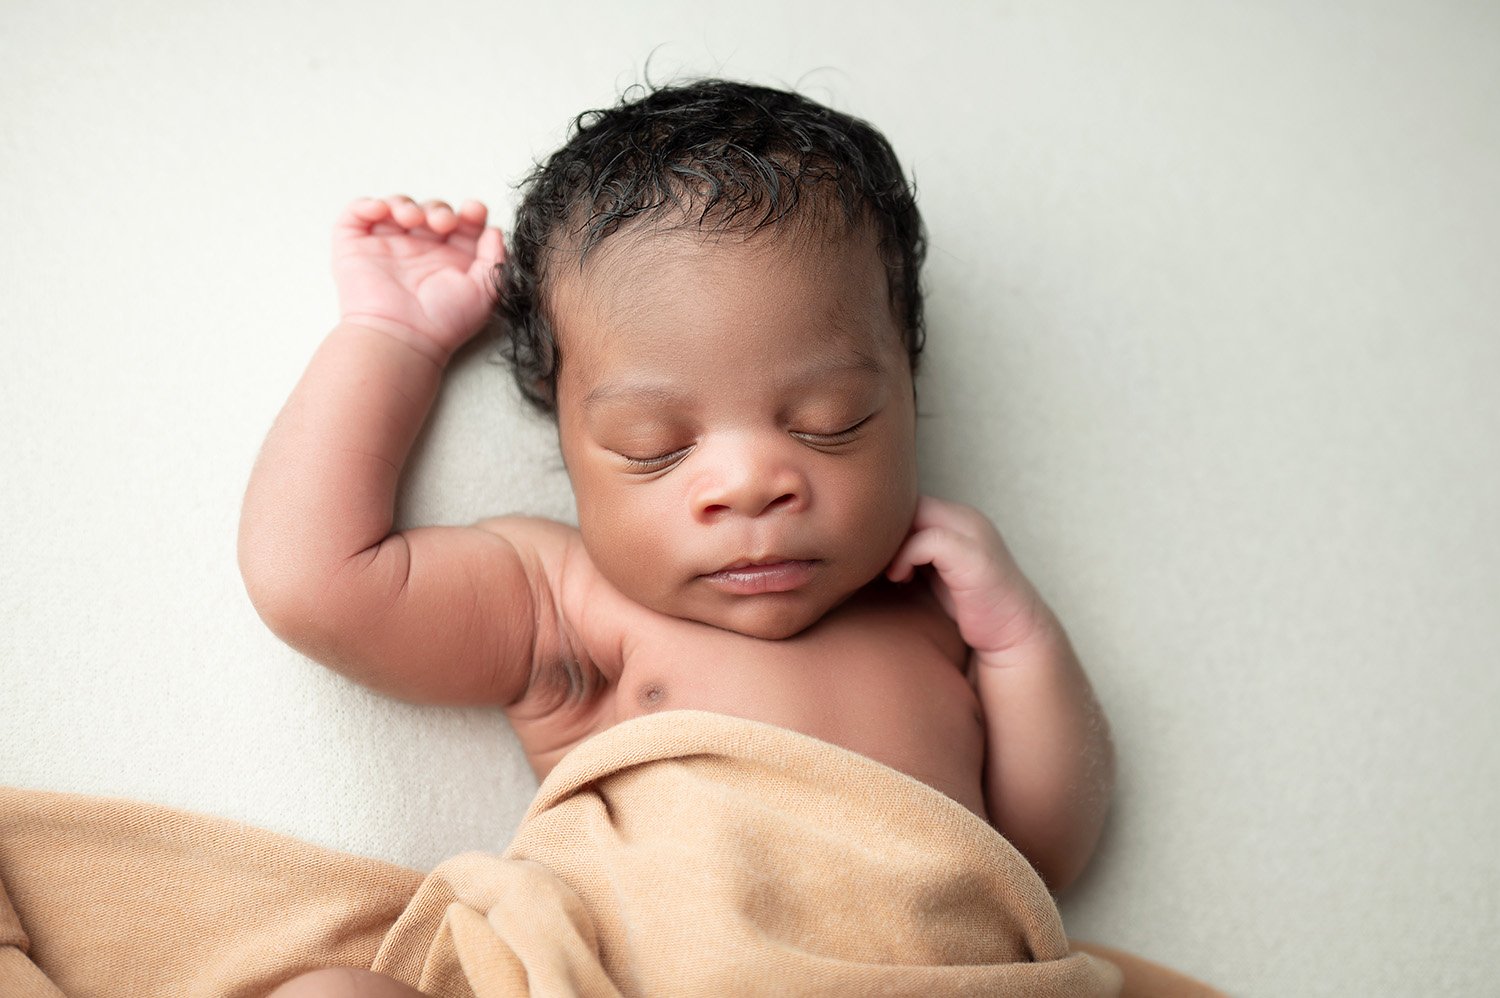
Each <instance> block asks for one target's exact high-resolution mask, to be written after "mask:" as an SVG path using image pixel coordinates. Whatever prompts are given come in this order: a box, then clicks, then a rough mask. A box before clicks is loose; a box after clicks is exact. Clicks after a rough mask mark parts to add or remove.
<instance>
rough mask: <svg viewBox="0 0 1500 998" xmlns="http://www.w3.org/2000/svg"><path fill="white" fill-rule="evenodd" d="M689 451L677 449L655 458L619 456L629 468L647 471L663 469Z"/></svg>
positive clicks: (685, 448)
mask: <svg viewBox="0 0 1500 998" xmlns="http://www.w3.org/2000/svg"><path fill="white" fill-rule="evenodd" d="M690 450H692V448H691V447H679V448H677V449H676V450H674V451H671V452H669V453H666V454H658V455H657V456H656V457H631V456H630V455H629V454H621V455H620V456H621V457H622V458H624V459H625V463H626V465H628V466H629V467H631V468H638V469H641V470H648V471H649V470H655V469H657V468H665V467H666V466H667V465H669V464H671V463H672V462H673V461H675V460H677V459H678V458H680V457H682V456H683V455H684V454H686V453H687V452H688V451H690Z"/></svg>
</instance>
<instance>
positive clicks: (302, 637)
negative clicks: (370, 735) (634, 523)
mask: <svg viewBox="0 0 1500 998" xmlns="http://www.w3.org/2000/svg"><path fill="white" fill-rule="evenodd" d="M543 522H544V521H532V520H525V519H521V518H497V519H493V520H486V521H483V522H482V523H480V524H476V525H474V526H471V527H419V528H416V529H412V530H406V531H402V532H400V533H395V534H392V535H390V536H389V537H387V538H386V539H385V540H384V541H382V542H381V543H380V544H378V545H376V546H375V547H373V548H369V549H367V550H365V551H363V552H361V553H359V554H358V555H355V556H354V557H352V558H350V559H349V560H348V561H346V562H345V563H344V564H343V565H342V566H341V567H340V568H339V569H338V570H337V571H336V572H335V573H333V575H332V576H331V577H329V578H327V579H326V580H324V581H322V582H320V583H318V584H317V585H315V586H313V587H311V588H313V589H315V590H316V591H314V592H303V593H302V594H301V595H300V597H299V598H297V599H296V600H295V603H294V605H293V606H292V607H290V608H285V607H283V608H279V609H276V608H266V607H262V608H261V611H262V616H264V617H265V618H266V621H267V623H268V624H270V625H271V627H272V629H273V630H275V631H276V633H277V634H279V635H280V636H281V637H282V638H283V639H284V640H286V641H287V642H288V643H289V644H291V645H293V646H294V647H296V648H298V649H299V650H301V651H302V652H304V653H305V654H307V655H309V656H311V657H312V658H315V659H317V660H318V661H320V662H322V663H323V664H325V665H328V666H330V667H331V668H334V669H337V670H338V671H339V672H342V673H343V674H345V675H347V676H349V677H350V678H352V679H355V680H357V681H359V682H361V683H363V684H365V685H367V686H370V687H372V688H374V689H377V690H379V691H381V692H383V693H387V694H389V695H391V696H395V697H399V698H401V699H403V700H411V701H415V702H419V703H443V704H475V703H490V704H498V705H501V706H508V705H510V704H512V703H515V702H516V701H517V700H519V699H520V698H521V697H522V696H523V695H524V694H525V693H526V690H527V687H528V685H529V684H530V682H531V677H532V675H533V672H534V669H535V667H536V662H537V648H538V638H539V637H542V635H539V634H538V628H539V624H538V620H539V617H540V618H541V620H542V621H544V622H545V621H546V620H547V616H546V615H545V614H539V613H538V610H539V606H540V605H542V604H545V603H550V599H549V594H548V593H547V592H546V588H547V581H546V580H547V576H548V573H547V571H546V569H545V566H544V564H543V561H544V559H545V558H546V557H547V551H546V550H545V549H546V548H547V546H548V545H547V544H546V537H547V535H548V533H549V531H547V530H546V528H544V527H543V526H542V523H543ZM548 526H551V527H553V528H557V527H559V526H560V525H556V524H550V525H548ZM563 529H566V528H563ZM538 539H541V540H542V541H543V543H542V544H541V545H540V549H539V546H538V545H537V544H536V543H535V541H536V540H538ZM268 610H269V611H271V612H268ZM540 626H544V627H545V626H546V624H545V623H543V624H542V625H540ZM544 643H547V644H550V643H551V642H544Z"/></svg>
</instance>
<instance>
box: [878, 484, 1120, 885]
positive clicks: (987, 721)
mask: <svg viewBox="0 0 1500 998" xmlns="http://www.w3.org/2000/svg"><path fill="white" fill-rule="evenodd" d="M919 565H931V566H932V568H933V577H932V579H931V582H932V588H933V592H934V594H935V595H936V596H937V598H938V600H939V602H941V603H942V604H943V608H944V609H945V610H947V611H948V615H949V616H951V617H952V618H953V619H954V620H955V621H956V622H957V623H958V628H959V631H960V633H962V634H963V638H964V641H965V642H966V643H967V644H968V646H969V648H970V649H971V652H972V654H971V659H970V666H969V667H970V670H971V671H970V675H971V676H972V678H973V680H974V684H975V688H976V689H977V691H978V694H979V702H980V706H981V707H982V708H983V710H984V726H985V764H984V796H985V804H986V807H987V808H988V810H989V814H990V820H991V821H992V822H993V823H994V825H995V827H996V828H998V829H999V830H1000V831H1001V832H1002V833H1004V835H1005V837H1006V838H1008V839H1010V841H1011V844H1013V845H1014V846H1015V847H1016V848H1017V849H1018V850H1020V852H1021V854H1022V855H1023V856H1025V857H1026V858H1027V859H1028V860H1029V861H1030V862H1031V864H1032V865H1033V866H1035V867H1036V869H1037V871H1038V872H1039V873H1040V874H1041V875H1042V879H1043V880H1045V881H1046V882H1047V886H1048V887H1050V888H1051V889H1052V890H1053V892H1054V893H1055V892H1058V891H1061V890H1063V889H1064V888H1065V887H1067V886H1068V885H1069V884H1071V883H1072V882H1073V881H1074V880H1075V879H1076V878H1077V876H1078V874H1079V873H1080V872H1082V870H1083V868H1084V866H1085V865H1086V864H1087V863H1088V860H1089V857H1090V856H1091V855H1093V852H1094V846H1095V845H1096V844H1097V842H1098V840H1099V833H1100V832H1101V831H1102V829H1103V827H1104V816H1105V813H1106V812H1107V811H1108V809H1109V799H1110V794H1111V791H1112V790H1113V788H1114V775H1115V773H1114V749H1113V747H1112V745H1111V743H1110V738H1109V724H1108V722H1107V721H1106V720H1105V717H1104V711H1103V710H1102V709H1101V708H1100V706H1099V701H1098V700H1097V699H1095V697H1094V691H1093V688H1092V686H1091V685H1090V684H1089V680H1088V676H1087V675H1086V674H1085V673H1084V671H1083V666H1082V665H1081V664H1080V663H1079V661H1078V656H1077V655H1076V654H1074V651H1073V646H1072V643H1071V642H1070V641H1069V640H1068V635H1067V633H1066V632H1065V631H1064V630H1063V627H1062V624H1061V623H1059V622H1058V620H1057V617H1056V616H1055V615H1054V614H1053V613H1052V610H1051V609H1050V608H1049V607H1048V606H1047V605H1046V603H1044V602H1043V601H1042V599H1041V597H1040V596H1039V595H1038V594H1037V592H1036V590H1035V588H1033V587H1032V585H1031V583H1030V582H1029V581H1028V580H1027V579H1026V577H1025V576H1024V575H1022V574H1021V570H1020V568H1019V567H1017V565H1016V562H1015V559H1014V558H1012V557H1011V555H1010V551H1009V550H1008V549H1007V548H1006V546H1005V542H1004V541H1003V540H1002V539H1001V537H1000V533H999V531H997V530H996V529H995V527H994V525H993V524H991V523H990V522H989V520H988V519H986V518H985V516H984V514H982V513H980V512H979V511H978V510H975V509H972V508H970V507H968V506H963V505H960V504H958V503H951V502H945V501H943V500H940V499H933V498H931V497H929V496H924V497H923V498H922V500H921V501H920V502H919V503H918V504H917V514H916V517H915V520H914V521H913V523H912V533H911V535H910V536H909V537H908V538H907V540H906V543H905V544H903V545H902V547H901V549H900V550H899V551H897V552H896V557H895V558H894V559H893V560H892V562H891V565H890V567H889V568H888V569H887V570H886V572H887V575H888V576H889V577H890V578H892V579H894V580H897V581H906V580H909V579H911V578H912V576H913V572H914V569H915V568H916V567H917V566H919Z"/></svg>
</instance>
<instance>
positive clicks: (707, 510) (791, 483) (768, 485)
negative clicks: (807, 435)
mask: <svg viewBox="0 0 1500 998" xmlns="http://www.w3.org/2000/svg"><path fill="white" fill-rule="evenodd" d="M808 492H809V490H808V483H807V479H806V477H805V476H804V475H803V474H802V473H801V471H800V470H799V469H798V468H797V467H796V466H795V465H793V464H791V463H789V462H788V461H785V460H781V459H778V458H777V457H776V456H775V455H767V454H755V453H748V454H747V453H743V452H736V453H734V454H728V455H725V456H724V458H723V460H722V462H721V463H719V464H718V465H717V466H716V467H715V468H714V469H713V473H712V474H711V475H710V476H708V477H705V478H704V479H703V480H702V481H700V482H699V483H698V488H697V489H696V490H695V494H694V496H693V506H694V511H695V513H696V515H697V517H698V518H699V519H700V520H704V521H712V520H718V519H721V518H723V517H725V516H729V515H738V516H749V517H756V516H763V515H765V514H768V513H773V512H782V513H791V512H796V511H797V510H800V509H802V508H804V507H806V505H807V501H808V498H809V496H808Z"/></svg>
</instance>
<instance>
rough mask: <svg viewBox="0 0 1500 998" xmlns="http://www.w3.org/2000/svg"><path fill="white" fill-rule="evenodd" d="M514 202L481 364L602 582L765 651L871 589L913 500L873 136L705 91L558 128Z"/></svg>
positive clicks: (889, 193)
mask: <svg viewBox="0 0 1500 998" xmlns="http://www.w3.org/2000/svg"><path fill="white" fill-rule="evenodd" d="M523 191H524V196H523V200H522V202H521V206H520V209H519V211H518V212H517V217H516V224H515V227H514V231H513V232H512V233H511V234H510V237H509V239H508V257H507V259H506V262H505V264H504V266H503V267H502V272H501V285H502V287H501V294H500V303H499V306H498V318H499V320H500V323H501V326H502V329H503V332H504V335H505V340H504V345H503V349H504V351H505V353H506V355H507V357H508V359H509V360H510V361H511V362H512V365H513V367H514V370H515V374H516V378H517V381H518V382H519V384H520V386H521V390H522V392H523V393H524V394H525V395H526V397H527V398H528V399H529V400H530V401H531V402H532V403H533V404H535V405H536V406H537V407H538V408H540V409H541V410H542V411H544V412H547V413H549V414H551V415H552V416H553V417H554V418H555V419H556V420H557V423H558V430H559V437H560V440H561V444H562V453H563V460H564V463H565V464H566V466H567V469H568V474H569V477H570V478H571V480H572V483H573V491H574V494H575V496H576V498H577V503H578V522H579V529H580V531H581V533H582V536H583V541H584V544H585V546H586V548H587V549H588V551H589V554H590V557H591V558H592V559H593V561H594V562H595V564H596V565H597V566H598V568H599V570H600V571H601V572H602V573H603V574H604V576H605V577H606V578H607V579H608V580H609V581H610V582H611V583H613V584H614V585H615V586H616V587H617V588H619V589H620V590H621V591H622V592H623V593H624V594H625V595H626V596H629V597H631V598H632V599H634V600H636V601H637V602H639V603H641V604H643V605H645V606H648V607H650V608H652V609H654V610H658V611H660V612H662V613H666V614H670V615H672V616H676V617H683V618H688V619H692V620H698V621H702V622H704V623H708V624H713V625H715V626H718V627H724V628H728V629H730V630H734V631H738V632H741V633H744V634H750V635H754V636H757V637H766V638H781V637H788V636H790V635H792V634H796V633H797V632H799V631H801V630H803V629H804V628H806V627H807V626H809V625H810V624H812V623H814V622H815V621H817V620H818V619H819V618H820V617H822V616H823V615H824V614H825V613H826V612H828V610H830V609H832V608H833V607H834V606H836V605H837V604H838V603H840V602H842V601H843V600H844V599H845V598H846V597H848V596H849V595H851V594H852V593H853V592H855V591H856V590H858V589H859V588H861V587H862V586H864V585H865V584H866V583H868V582H870V581H871V580H872V579H874V578H875V577H876V576H877V575H879V574H880V571H881V569H883V568H884V567H885V565H886V564H887V563H888V562H889V561H890V559H891V556H892V555H893V554H894V553H895V551H896V548H897V547H898V546H899V544H900V542H901V541H902V539H903V538H904V537H905V535H906V532H907V529H908V527H909V526H910V524H911V518H912V513H913V511H914V509H915V505H916V499H917V484H916V450H915V404H914V403H915V398H914V393H913V385H912V376H913V373H914V371H915V368H916V362H917V357H918V354H919V353H920V351H921V348H922V340H923V329H922V297H921V292H920V290H919V287H918V276H919V271H920V269H921V264H922V258H923V253H924V248H925V243H924V238H923V231H922V222H921V218H920V216H919V215H918V213H917V208H916V204H915V201H914V198H913V193H912V189H911V187H910V185H909V184H908V183H907V182H906V180H905V178H904V177H903V175H902V173H901V167H900V164H899V163H898V162H897V160H896V157H895V154H894V153H893V152H892V151H891V148H890V145H889V144H888V143H887V142H886V140H885V139H884V138H883V137H882V136H881V135H880V134H879V133H878V132H876V131H875V130H874V129H873V128H871V127H870V126H869V125H867V124H865V123H864V122H861V121H858V120H856V119H854V118H850V117H848V116H847V115H843V114H839V113H837V112H835V111H831V110H829V109H828V108H825V107H822V106H820V105H818V104H816V103H814V102H812V101H809V100H807V99H806V98H803V97H800V96H798V95H795V94H791V93H787V92H784V91H779V90H771V89H766V88H763V87H756V86H750V85H747V84H741V83H731V82H727V81H722V80H709V81H703V82H699V83H693V84H688V85H683V86H676V87H670V88H665V89H659V90H655V91H651V92H648V93H645V94H644V96H641V97H640V98H639V99H636V100H629V99H627V101H626V102H625V103H622V104H621V105H620V106H618V107H616V108H612V109H610V110H607V111H591V112H588V113H586V114H584V115H581V116H580V117H579V118H578V119H577V121H576V122H575V124H574V128H573V132H572V135H571V137H570V138H569V140H568V142H567V144H566V145H564V146H563V148H562V149H560V150H559V151H558V152H556V153H555V154H553V156H552V157H551V158H550V159H549V160H548V161H547V162H546V163H545V164H543V165H542V166H541V167H539V168H538V169H537V170H536V172H534V173H533V174H532V175H531V176H530V177H529V178H528V179H527V181H526V183H525V185H524V187H523Z"/></svg>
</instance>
